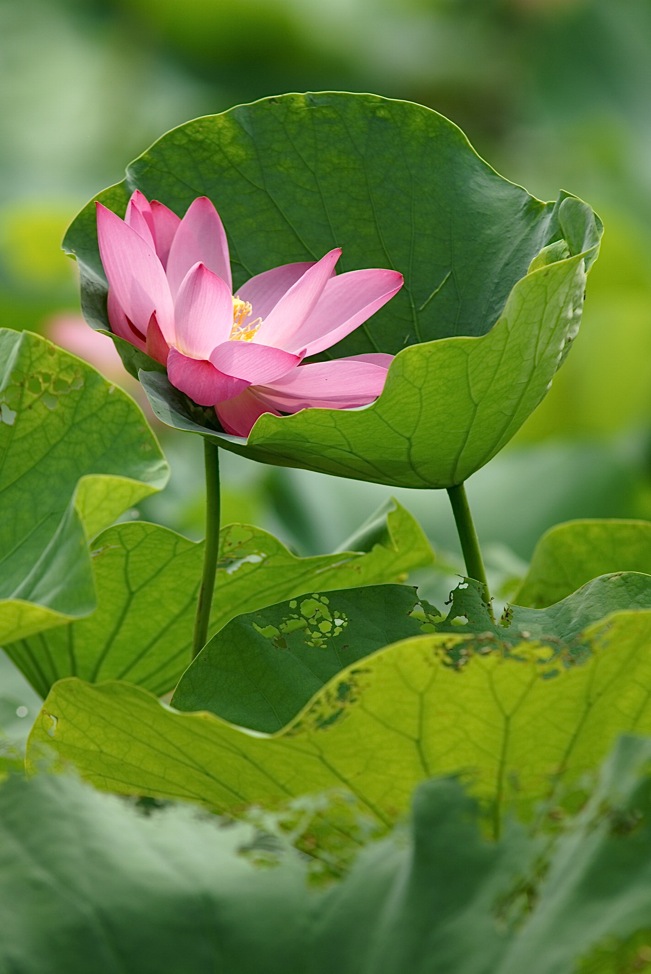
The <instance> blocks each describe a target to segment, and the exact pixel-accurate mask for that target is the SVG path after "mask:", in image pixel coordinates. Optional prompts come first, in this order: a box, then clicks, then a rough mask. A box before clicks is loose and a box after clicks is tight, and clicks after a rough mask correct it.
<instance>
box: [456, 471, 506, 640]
mask: <svg viewBox="0 0 651 974" xmlns="http://www.w3.org/2000/svg"><path fill="white" fill-rule="evenodd" d="M447 490H448V497H449V498H450V504H451V505H452V513H453V514H454V522H455V524H456V526H457V533H458V535H459V541H460V542H461V551H462V552H463V558H464V561H465V563H466V572H467V573H468V578H474V579H475V580H476V581H478V582H479V583H480V584H481V587H482V590H483V597H484V602H485V603H486V607H487V609H488V611H489V613H490V617H491V619H493V621H495V619H494V616H493V606H492V604H491V596H490V592H489V590H488V582H487V581H486V570H485V568H484V562H483V559H482V556H481V550H480V548H479V539H478V537H477V531H476V530H475V525H474V522H473V519H472V514H471V513H470V505H469V504H468V497H467V494H466V487H465V484H463V483H461V484H457V485H456V486H455V487H448V489H447Z"/></svg>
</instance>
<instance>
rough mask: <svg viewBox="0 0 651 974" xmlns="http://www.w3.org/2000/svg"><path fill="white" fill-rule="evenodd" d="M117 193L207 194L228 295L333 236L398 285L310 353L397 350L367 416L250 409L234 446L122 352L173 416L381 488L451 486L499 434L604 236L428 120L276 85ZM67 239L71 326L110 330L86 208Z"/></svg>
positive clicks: (549, 354) (555, 357) (168, 138)
mask: <svg viewBox="0 0 651 974" xmlns="http://www.w3.org/2000/svg"><path fill="white" fill-rule="evenodd" d="M134 189H139V190H141V191H142V192H143V193H144V194H145V196H146V197H147V198H148V199H159V200H160V201H161V202H163V203H165V204H166V205H167V206H169V207H170V208H171V209H173V210H175V211H176V212H177V213H179V214H181V213H183V212H185V210H186V209H187V207H188V206H189V204H190V203H191V202H192V200H193V199H194V198H195V197H197V196H201V195H206V196H208V197H209V198H210V199H211V200H212V201H213V203H214V204H215V206H216V207H217V209H218V211H219V213H220V215H221V217H222V219H223V221H224V225H225V227H226V231H227V234H228V238H229V245H230V250H231V258H232V263H233V276H234V285H235V288H237V287H239V286H241V284H242V283H243V282H244V281H246V280H247V279H248V278H249V277H251V276H252V275H254V274H257V273H260V272H262V271H264V270H267V269H269V268H270V267H272V266H276V265H278V264H282V263H288V262H292V261H301V260H314V259H318V258H319V257H321V256H322V255H323V254H324V253H326V252H327V251H329V250H330V249H331V248H333V247H342V248H343V257H342V260H341V269H342V270H344V271H347V270H352V269H356V268H361V267H373V266H375V267H386V268H390V269H393V270H398V271H400V272H402V273H403V275H404V277H405V286H404V288H403V289H402V291H401V292H400V293H399V294H398V295H397V296H396V297H395V298H393V299H392V300H391V301H390V302H389V304H388V305H386V306H385V307H384V308H383V309H382V310H381V311H380V312H379V313H378V314H377V315H375V316H374V317H373V318H372V319H371V320H370V321H368V322H366V323H365V324H364V325H363V326H362V327H359V328H358V329H357V330H356V331H354V332H353V333H352V334H351V335H349V336H348V337H346V338H345V339H343V340H342V341H341V342H339V343H338V344H337V345H335V346H333V347H332V348H331V349H329V350H328V352H327V357H340V356H342V355H350V354H359V353H366V352H376V351H382V352H389V353H392V354H395V353H400V354H399V355H398V357H397V359H396V361H395V363H394V364H393V365H392V368H391V370H390V373H389V377H388V380H387V384H386V387H385V391H384V392H383V394H382V395H381V396H380V398H379V400H378V401H377V402H376V403H375V404H373V405H372V406H370V407H369V408H364V409H361V410H326V409H310V410H305V411H302V412H300V413H298V414H296V415H295V416H292V417H283V418H277V417H274V416H271V415H270V414H266V415H264V416H262V417H261V418H260V420H259V421H258V422H257V423H256V425H255V426H254V428H253V430H252V431H251V434H250V435H249V437H248V439H246V440H245V439H242V438H237V437H229V436H227V435H226V434H220V433H219V432H218V428H217V427H216V422H215V420H214V414H212V416H211V415H210V413H208V412H207V411H205V410H198V409H195V408H194V407H193V406H192V404H191V403H190V402H189V401H188V400H187V399H186V398H185V397H184V396H183V395H181V394H180V393H177V392H176V390H174V389H173V388H172V387H171V386H170V385H169V383H167V381H166V379H165V376H164V375H162V374H161V373H160V372H158V373H157V374H153V375H151V374H148V373H151V372H152V370H155V369H156V367H155V366H154V365H153V364H152V362H151V360H149V359H148V358H147V357H146V356H144V355H143V354H142V353H139V352H135V350H130V351H128V353H127V354H126V355H125V363H126V364H127V367H128V368H130V369H131V370H132V371H135V370H136V369H137V368H140V370H141V373H140V374H141V378H142V381H143V385H144V386H145V389H146V391H147V393H148V395H149V396H150V400H151V402H152V406H153V408H154V410H155V411H156V413H157V415H159V417H160V418H161V419H162V420H163V421H164V422H166V423H168V424H169V425H171V426H173V427H176V428H179V429H189V430H192V431H193V432H197V433H202V434H203V435H206V436H216V437H217V440H218V442H219V443H220V444H221V445H222V446H224V447H225V448H226V449H231V450H233V451H235V452H240V453H243V454H245V455H247V456H250V457H252V458H254V459H256V460H260V461H262V462H266V463H274V464H285V465H289V466H297V467H305V468H308V469H313V470H318V471H322V472H326V473H332V474H336V475H338V476H343V477H352V478H357V479H361V480H370V481H375V482H380V483H387V484H392V485H398V486H409V487H448V486H451V485H453V484H457V483H459V482H461V481H463V480H465V479H466V478H467V477H468V476H470V474H472V473H473V472H474V471H475V470H477V469H478V468H479V467H481V466H482V465H483V464H484V463H486V462H487V461H488V460H489V459H490V458H491V457H492V456H494V455H495V453H497V452H498V451H499V450H500V449H501V448H502V447H503V446H504V444H505V443H506V442H508V440H509V439H510V437H511V436H513V434H514V433H515V431H516V430H517V429H518V428H519V426H520V425H521V424H522V423H523V422H524V420H525V419H526V418H527V416H528V415H529V414H530V413H531V412H532V410H533V409H534V408H535V407H536V405H537V404H538V403H539V402H540V400H541V399H542V397H543V396H544V394H545V392H546V391H547V389H548V387H549V383H550V382H551V380H552V378H553V376H554V373H555V372H556V370H557V368H558V366H559V364H560V362H561V361H562V358H563V356H564V354H565V352H566V350H567V347H568V345H569V343H570V342H571V340H572V338H573V337H574V335H575V334H576V330H577V328H578V324H579V319H580V315H581V306H582V300H583V292H584V286H585V271H586V268H587V267H589V265H590V264H591V262H592V261H593V260H594V258H595V257H596V253H597V248H598V242H599V237H600V234H601V224H600V222H599V221H598V219H597V218H596V217H595V216H594V214H593V213H592V211H591V210H590V209H589V207H587V206H586V205H585V204H583V203H581V202H580V201H579V200H577V199H575V198H574V197H570V196H568V195H567V194H561V196H560V198H559V200H558V201H557V202H556V203H541V202H540V201H538V200H536V199H534V198H533V197H531V196H529V195H528V194H527V193H526V192H525V190H523V189H522V188H521V187H519V186H515V185H514V184H512V183H510V182H508V181H507V180H505V179H503V178H502V177H500V176H499V175H498V174H497V173H496V172H495V171H494V170H493V169H491V168H490V166H488V165H487V164H486V163H485V162H484V161H483V160H482V159H480V158H479V156H477V154H476V153H475V152H474V150H473V149H472V147H471V146H470V145H469V143H468V141H467V140H466V138H465V136H464V135H463V134H462V133H461V132H460V131H459V129H458V128H457V127H456V126H455V125H453V124H452V123H451V122H449V121H447V120H446V119H444V118H442V117H441V116H440V115H438V114H436V113H435V112H432V111H431V110H429V109H427V108H424V107H422V106H419V105H414V104H411V103H406V102H399V101H392V100H388V99H384V98H380V97H377V96H372V95H350V94H345V93H322V94H309V95H285V96H281V97H278V98H270V99H265V100H263V101H260V102H256V103H254V104H252V105H246V106H240V107H238V108H235V109H232V110H231V111H228V112H225V113H224V114H222V115H217V116H211V117H207V118H202V119H197V120H195V121H193V122H189V123H187V124H186V125H183V126H180V127H179V128H177V129H174V130H173V131H172V132H170V133H168V134H167V135H165V136H163V137H162V138H161V139H160V140H159V141H158V142H157V143H155V145H154V146H152V148H151V149H150V150H148V151H147V152H146V153H144V155H142V156H141V157H140V158H139V159H137V160H136V161H135V162H134V163H133V164H132V165H130V166H129V167H128V170H127V178H126V180H125V181H124V182H123V183H120V184H119V185H117V186H114V187H112V188H110V189H108V190H106V191H105V192H104V193H102V194H100V196H99V199H101V201H102V202H103V203H104V204H105V205H106V206H108V207H109V208H111V209H114V210H115V211H116V212H119V213H120V214H123V213H124V210H125V207H126V203H127V199H128V197H129V195H130V193H131V192H132V191H133V190H134ZM65 246H66V247H67V249H68V250H69V252H71V253H73V254H75V255H76V257H77V259H78V261H79V264H80V270H81V276H82V297H83V304H84V309H85V313H86V316H87V318H88V320H89V321H90V322H92V324H93V325H94V326H95V327H99V328H102V329H107V328H108V319H107V315H106V280H105V277H104V274H103V270H102V267H101V261H100V259H99V252H98V248H97V235H96V230H95V217H94V208H93V207H92V206H91V205H90V204H89V206H88V207H86V208H85V209H84V210H83V211H82V212H81V214H80V215H79V216H78V217H77V219H76V220H75V222H74V223H73V225H72V227H71V229H70V231H69V232H68V235H67V237H66V241H65ZM438 339H442V341H437V340H438ZM433 342H434V344H432V343H433ZM119 344H123V343H119Z"/></svg>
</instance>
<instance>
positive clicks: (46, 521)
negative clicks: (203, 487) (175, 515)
mask: <svg viewBox="0 0 651 974" xmlns="http://www.w3.org/2000/svg"><path fill="white" fill-rule="evenodd" d="M0 363H2V364H1V365H0V503H1V505H2V510H3V512H4V515H3V517H2V519H0V640H1V641H2V642H9V641H11V640H14V639H18V638H21V637H22V636H26V635H29V634H30V633H34V632H37V631H39V630H41V629H46V628H48V627H49V626H53V625H56V624H58V623H60V622H64V621H66V620H67V619H69V618H74V617H78V616H82V615H86V614H87V613H88V612H90V611H91V610H92V608H93V607H94V604H95V596H94V591H93V582H92V573H91V568H90V560H89V556H88V552H87V548H86V539H87V537H92V536H93V535H95V534H97V532H98V531H99V530H101V529H102V528H104V527H106V525H107V524H109V523H110V522H111V521H113V520H115V518H116V517H118V516H119V515H120V514H121V513H122V512H123V511H124V510H125V509H126V508H128V507H130V506H131V505H132V504H134V503H136V502H137V501H139V500H140V499H141V498H143V497H146V496H147V495H148V494H151V493H152V491H154V490H158V489H160V488H161V487H162V486H163V485H164V483H165V481H166V479H167V474H168V469H167V464H166V463H165V460H164V458H163V456H162V454H161V452H160V448H159V446H158V444H157V442H156V440H155V438H154V436H153V434H152V432H151V431H150V429H149V427H148V426H147V423H146V422H145V419H144V417H143V415H142V412H141V411H140V409H139V408H138V406H136V404H135V403H134V402H133V400H132V399H130V398H129V396H127V395H126V393H124V392H122V391H121V390H120V389H117V388H116V387H115V386H114V385H112V384H111V383H109V382H107V380H106V379H104V378H103V377H102V376H101V375H100V374H99V373H98V372H96V371H95V370H94V369H92V368H91V367H90V366H89V365H87V364H86V363H85V362H82V361H81V360H80V359H78V358H75V357H74V356H72V355H69V354H68V353H67V352H63V351H62V350H61V349H58V348H56V346H54V345H52V344H51V343H50V342H48V341H46V340H45V339H43V338H40V337H39V336H38V335H31V334H28V333H26V332H15V331H9V330H6V329H1V330H0Z"/></svg>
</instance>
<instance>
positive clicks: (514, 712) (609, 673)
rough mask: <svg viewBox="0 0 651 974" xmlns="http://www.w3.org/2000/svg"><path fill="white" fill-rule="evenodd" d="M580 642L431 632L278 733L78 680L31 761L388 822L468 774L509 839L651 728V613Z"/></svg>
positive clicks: (385, 654)
mask: <svg viewBox="0 0 651 974" xmlns="http://www.w3.org/2000/svg"><path fill="white" fill-rule="evenodd" d="M577 641H578V643H579V644H580V647H581V653H579V654H578V655H577V657H574V656H572V654H571V653H569V652H567V651H565V650H564V648H563V647H562V646H561V647H560V648H559V640H558V639H557V638H553V639H548V640H541V639H538V640H526V639H524V638H523V639H522V641H521V642H519V643H517V644H516V645H515V646H504V645H503V644H502V643H500V641H499V640H498V639H497V638H496V637H495V636H493V635H492V634H491V633H485V634H483V635H480V636H478V637H476V638H474V639H473V637H472V635H470V634H464V633H460V634H458V635H456V634H434V635H424V636H417V637H414V638H412V639H408V640H405V641H404V642H400V643H396V644H393V645H392V646H389V647H387V648H386V649H384V650H380V651H379V652H377V653H375V654H373V655H372V656H369V657H366V658H365V659H363V660H359V661H358V662H357V663H354V664H353V665H352V666H350V667H349V668H347V669H345V670H342V671H341V672H340V673H339V674H338V675H337V676H336V677H334V678H333V679H332V680H331V681H330V682H329V683H327V684H326V685H325V686H324V687H323V688H322V689H321V690H320V691H319V692H318V693H317V694H316V695H315V696H314V697H313V699H312V700H311V701H310V702H309V703H308V705H307V707H306V708H305V709H304V710H303V711H302V712H301V713H300V714H299V715H298V717H297V718H296V719H295V720H294V721H292V722H291V723H290V724H289V725H288V726H287V727H286V728H284V729H283V730H281V731H280V732H278V733H277V734H274V735H262V734H260V733H259V732H254V731H247V730H245V729H243V728H240V727H236V726H234V725H232V724H229V723H227V722H226V721H224V720H222V719H220V718H218V717H215V716H213V715H211V714H207V713H198V714H179V713H176V712H174V711H172V710H170V709H168V708H166V707H164V706H162V705H161V704H160V703H159V702H158V701H157V700H156V698H154V697H153V696H151V695H150V694H148V693H146V692H145V691H143V690H141V689H139V688H137V687H133V686H130V685H128V684H124V683H117V682H114V683H105V684H101V685H98V686H92V685H89V684H85V683H83V682H82V681H80V680H77V679H68V680H63V681H61V682H59V683H58V684H56V685H55V686H54V687H53V689H52V691H51V692H50V695H49V697H48V699H47V700H46V701H45V704H44V706H43V709H42V712H41V714H40V716H39V717H38V718H37V721H36V723H35V725H34V729H33V731H32V735H31V738H30V744H29V746H28V760H29V763H30V765H31V766H34V765H35V764H38V762H39V761H40V760H42V759H43V748H44V746H46V745H50V747H53V748H54V749H55V752H56V753H57V754H58V757H59V759H60V760H61V761H62V762H63V763H64V764H68V763H72V764H73V765H74V766H76V767H77V768H78V769H79V771H80V772H81V773H82V775H83V776H84V777H87V778H88V779H90V780H91V781H92V782H94V783H95V784H96V785H97V786H99V787H101V788H106V789H110V790H115V791H118V792H124V793H127V794H149V795H153V796H162V797H168V798H186V799H192V800H194V801H198V802H203V803H206V804H207V805H209V806H211V807H214V808H217V809H219V810H222V811H229V812H237V811H238V810H241V808H242V807H243V806H245V805H247V804H249V803H255V804H263V805H269V804H277V803H283V802H286V801H287V800H288V799H291V798H293V797H295V796H297V795H301V794H305V793H318V792H322V791H326V790H333V789H335V790H341V789H342V788H343V789H348V790H349V791H350V792H351V794H352V795H353V796H354V797H355V798H356V800H357V802H358V806H359V809H360V811H361V812H363V813H365V814H368V815H372V816H374V817H375V819H376V820H377V821H378V822H380V823H385V824H388V823H390V822H392V821H393V820H394V819H395V817H396V816H397V815H400V814H402V813H403V812H404V811H405V809H406V807H407V804H408V801H409V795H410V793H411V791H412V790H413V788H414V786H415V785H416V784H417V783H418V782H419V781H422V780H423V779H425V778H428V777H431V776H432V775H437V774H445V773H458V772H459V771H463V772H464V773H466V774H467V775H469V776H470V777H471V779H472V782H473V790H474V792H475V793H476V795H477V796H479V797H480V798H481V799H482V800H483V801H484V802H485V803H486V804H487V806H488V807H489V809H490V810H491V815H492V821H493V824H494V830H495V832H496V833H499V831H500V828H501V822H502V818H503V815H504V814H505V812H507V811H508V810H509V809H514V808H519V809H521V810H522V811H523V812H525V813H529V812H530V811H531V809H532V807H534V806H535V805H536V804H537V803H539V802H540V801H541V800H543V799H552V800H556V799H557V796H558V793H559V789H566V788H568V787H570V786H571V785H573V784H574V783H576V782H577V781H578V780H580V778H581V776H582V775H583V774H585V772H587V771H589V770H591V769H594V768H595V767H596V766H597V764H598V763H599V762H600V761H601V760H602V759H603V757H604V755H605V754H606V753H607V751H608V749H609V748H610V747H611V746H612V744H613V741H614V740H615V738H616V736H617V735H618V734H619V733H621V732H622V731H639V732H642V733H647V732H649V731H651V707H650V706H649V693H650V690H651V612H650V611H643V610H634V611H630V612H619V613H615V614H612V615H610V616H608V617H607V618H606V619H605V620H602V621H600V622H598V623H596V624H594V625H592V626H589V627H588V629H587V630H584V631H583V632H582V633H581V634H580V635H579V636H578V637H577Z"/></svg>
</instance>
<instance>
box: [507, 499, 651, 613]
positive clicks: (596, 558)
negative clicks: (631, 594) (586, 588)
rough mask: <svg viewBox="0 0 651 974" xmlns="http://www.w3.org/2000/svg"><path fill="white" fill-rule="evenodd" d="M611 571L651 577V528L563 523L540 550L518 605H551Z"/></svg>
mask: <svg viewBox="0 0 651 974" xmlns="http://www.w3.org/2000/svg"><path fill="white" fill-rule="evenodd" d="M608 572H644V573H646V574H651V524H649V522H648V521H634V520H614V519H613V520H611V519H606V518H604V519H603V520H580V521H568V522H567V523H566V524H557V525H556V526H555V527H553V528H550V530H549V531H547V532H546V533H545V534H544V535H543V536H542V538H541V539H540V541H539V542H538V544H537V545H536V548H535V550H534V553H533V555H532V558H531V564H530V566H529V570H528V572H527V574H526V576H525V578H524V579H523V581H522V584H521V585H520V587H519V589H518V591H517V592H516V593H515V595H514V598H513V601H514V602H517V603H518V604H519V605H531V606H544V605H551V604H552V602H558V601H559V600H560V599H563V598H565V596H567V595H569V594H570V592H573V591H574V590H575V589H577V588H578V587H579V586H580V585H583V584H584V583H585V582H587V581H588V580H589V579H591V578H596V577H597V576H598V575H605V574H606V573H608Z"/></svg>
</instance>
